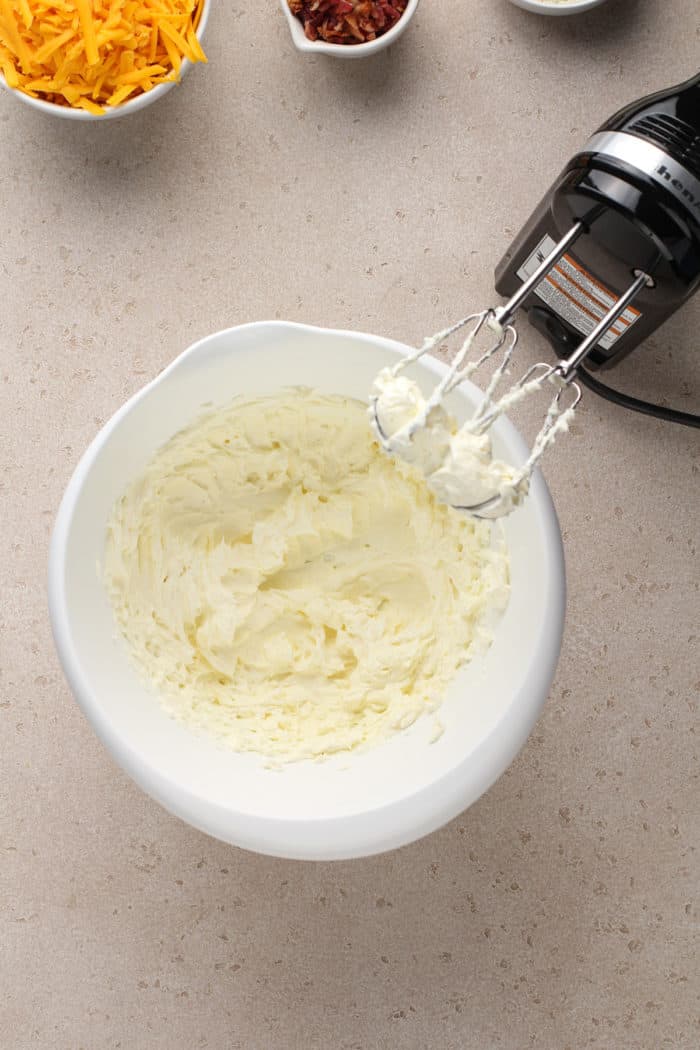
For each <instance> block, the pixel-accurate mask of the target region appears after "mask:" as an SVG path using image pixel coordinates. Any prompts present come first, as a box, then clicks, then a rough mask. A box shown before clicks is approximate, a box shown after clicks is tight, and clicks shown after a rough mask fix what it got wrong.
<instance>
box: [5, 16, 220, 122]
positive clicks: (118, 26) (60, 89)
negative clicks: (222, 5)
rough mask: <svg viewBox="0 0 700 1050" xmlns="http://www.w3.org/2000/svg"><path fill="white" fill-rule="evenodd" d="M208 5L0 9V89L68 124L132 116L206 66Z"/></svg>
mask: <svg viewBox="0 0 700 1050" xmlns="http://www.w3.org/2000/svg"><path fill="white" fill-rule="evenodd" d="M127 7H128V13H127ZM210 7H211V0H65V2H64V3H61V4H58V5H56V4H54V3H52V2H51V0H18V2H17V3H13V4H9V3H6V4H4V6H3V4H1V3H0V85H1V86H2V87H4V88H6V89H7V90H9V91H10V92H11V93H12V94H13V95H14V96H15V97H16V98H18V99H20V100H21V101H22V102H25V103H27V105H29V106H31V107H32V108H34V109H37V110H39V111H40V112H42V113H47V114H49V115H51V116H56V117H62V118H66V119H68V120H79V121H90V120H93V121H94V120H107V119H110V118H114V117H122V116H125V115H127V114H129V113H135V112H137V111H138V110H140V109H143V108H144V107H145V106H148V105H150V104H151V103H152V102H155V101H156V100H157V99H159V98H162V96H163V95H164V94H166V93H167V92H168V91H170V89H171V88H172V87H174V86H175V84H177V83H178V82H179V81H180V80H181V79H182V77H183V76H184V74H185V73H186V72H187V71H188V69H189V68H190V66H192V65H193V64H194V63H198V62H206V61H207V58H206V55H205V53H204V51H203V49H202V45H201V41H202V37H203V35H204V32H205V29H206V25H207V21H208V19H209V11H210Z"/></svg>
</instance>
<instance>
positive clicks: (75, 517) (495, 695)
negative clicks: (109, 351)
mask: <svg viewBox="0 0 700 1050" xmlns="http://www.w3.org/2000/svg"><path fill="white" fill-rule="evenodd" d="M406 351H407V347H405V346H403V345H401V344H399V343H395V342H392V341H390V340H387V339H381V338H379V337H377V336H372V335H360V334H358V333H356V332H337V331H328V330H324V329H319V328H309V327H307V326H304V325H297V324H286V323H283V322H269V323H259V324H251V325H243V326H242V327H240V328H232V329H229V330H228V331H224V332H219V333H217V334H216V335H211V336H209V337H208V338H206V339H203V340H202V341H201V342H199V343H196V344H195V345H194V346H192V347H190V349H189V350H187V351H185V353H184V354H182V355H181V356H180V357H178V358H177V359H176V360H175V361H174V362H173V363H172V364H171V365H170V367H169V368H167V369H166V370H165V371H164V372H163V373H162V374H161V375H160V376H159V377H158V378H157V379H155V380H154V381H153V382H152V383H150V384H149V385H148V386H146V387H145V388H144V389H143V390H141V391H140V392H139V393H138V394H136V395H135V396H134V397H133V398H132V399H131V400H130V401H128V402H127V404H125V405H124V406H123V407H122V408H121V409H120V410H119V411H118V412H117V413H116V415H115V416H113V418H112V419H111V420H110V421H109V422H108V423H107V425H106V426H105V427H103V429H102V430H101V431H100V433H99V434H98V435H97V437H96V438H95V440H94V441H93V443H92V444H91V445H90V447H89V448H88V450H87V452H86V453H85V455H84V456H83V458H82V459H81V461H80V463H79V465H78V467H77V469H76V471H75V473H74V475H73V477H72V479H71V481H70V483H69V485H68V488H67V489H66V493H65V495H64V497H63V501H62V503H61V507H60V510H59V513H58V518H57V521H56V526H55V529H54V534H53V538H52V543H51V553H50V563H49V606H50V612H51V621H52V626H53V632H54V638H55V641H56V647H57V649H58V653H59V656H60V659H61V662H62V664H63V668H64V670H65V673H66V676H67V678H68V681H69V683H70V685H71V687H72V689H73V692H74V694H75V696H76V698H77V700H78V703H79V704H80V706H81V708H82V710H83V712H84V714H85V715H86V717H87V718H88V720H89V721H90V723H91V724H92V726H93V728H94V729H95V732H96V733H97V734H98V736H99V737H100V739H101V740H102V741H103V743H104V744H105V746H106V747H107V748H108V749H109V751H110V752H111V753H112V755H113V756H114V757H115V759H116V760H117V761H118V762H119V763H120V765H121V766H122V767H123V768H124V769H125V770H126V771H127V772H128V773H129V774H130V775H131V776H132V777H133V778H134V780H135V781H136V782H137V783H138V784H139V785H140V786H141V787H142V788H143V789H144V790H145V791H147V792H148V793H149V794H150V795H152V796H153V798H155V799H157V801H158V802H160V803H161V804H162V805H163V806H165V807H166V809H168V810H170V811H171V812H172V813H175V814H177V815H178V816H179V817H181V818H182V819H183V820H186V821H188V822H189V823H190V824H193V825H194V826H195V827H197V828H200V829H202V830H203V831H206V832H208V833H209V834H210V835H215V836H216V837H218V838H220V839H224V840H225V841H227V842H231V843H234V844H235V845H237V846H242V847H245V848H247V849H252V850H257V851H259V852H261V853H269V854H274V855H277V856H283V857H294V858H300V859H317V860H321V859H325V860H330V859H336V858H343V857H357V856H363V855H367V854H371V853H378V852H381V851H382V850H387V849H391V848H393V847H396V846H400V845H402V844H403V843H406V842H410V841H412V840H413V839H416V838H419V837H420V836H421V835H425V834H426V833H427V832H429V831H432V830H434V829H435V828H438V827H440V826H441V825H442V824H444V823H445V822H446V821H448V820H450V819H451V818H452V817H454V816H456V815H457V814H458V813H460V812H461V811H462V810H463V809H465V808H466V807H467V806H469V805H470V804H471V803H472V802H474V801H475V800H476V799H477V798H478V797H479V796H480V795H481V794H482V793H483V792H484V791H486V789H487V788H488V787H489V786H490V785H491V784H492V783H493V782H494V780H496V778H497V777H498V776H499V775H500V774H501V773H502V772H503V771H504V770H505V769H506V767H507V766H508V765H509V763H510V762H511V761H512V760H513V758H514V757H515V755H516V754H517V752H518V751H519V750H520V748H521V747H522V745H523V743H524V742H525V740H526V738H527V736H528V734H529V732H530V730H531V729H532V726H533V725H534V722H535V720H536V719H537V716H538V714H539V712H540V709H541V707H542V704H543V702H544V700H545V697H546V696H547V692H548V690H549V687H550V684H551V681H552V677H553V675H554V670H555V667H556V663H557V658H558V655H559V648H560V644H561V636H562V628H563V620H564V598H565V583H564V559H563V554H562V545H561V536H560V532H559V526H558V523H557V518H556V514H555V512H554V507H553V505H552V501H551V499H550V496H549V493H548V491H547V488H546V486H545V483H544V480H543V479H542V477H541V476H539V475H537V476H535V477H534V479H533V484H532V491H531V495H530V498H529V499H528V500H527V501H526V503H525V505H524V506H523V507H522V508H520V509H519V510H517V511H516V512H515V513H514V514H513V515H512V516H511V517H510V518H508V519H507V520H506V522H505V531H506V539H507V543H508V546H509V549H510V557H511V571H512V594H511V599H510V603H509V605H508V609H507V611H506V613H505V615H504V616H503V619H502V620H501V622H500V625H499V627H498V629H497V631H496V634H495V638H494V642H493V645H492V646H491V648H490V649H489V650H488V652H487V653H486V654H485V655H484V656H483V657H481V658H478V659H475V660H474V661H472V663H470V664H468V665H467V666H466V667H464V668H463V670H462V671H461V672H460V673H459V674H458V676H457V678H456V679H455V680H454V682H453V684H452V686H451V688H450V690H449V692H448V695H447V697H446V699H445V702H444V705H443V707H442V709H441V712H440V718H441V721H442V722H443V724H444V727H445V732H444V733H443V735H442V736H441V737H440V739H438V740H437V741H435V742H434V743H431V742H430V739H431V734H432V732H433V719H432V718H431V717H427V718H424V719H419V721H418V722H417V723H416V724H415V725H413V726H412V727H411V728H410V729H408V730H407V731H405V732H403V733H401V734H400V735H398V736H394V737H393V738H392V739H390V740H388V741H387V742H386V743H384V744H382V745H380V746H378V747H377V748H375V749H374V750H371V751H367V752H365V753H357V754H350V755H340V756H335V757H333V758H330V759H328V760H326V761H323V762H304V763H297V764H291V765H288V766H286V767H284V768H282V769H281V770H271V769H267V768H265V763H264V760H262V759H260V758H258V757H257V756H255V755H252V754H237V753H234V752H232V751H228V750H225V749H224V748H222V747H220V746H219V745H218V744H217V743H216V741H215V740H213V739H210V738H207V737H204V736H199V735H196V734H195V733H193V732H192V731H191V730H189V729H187V728H185V727H184V726H183V725H181V724H179V723H178V722H176V721H174V720H173V719H171V718H170V717H169V716H168V715H166V714H165V712H164V711H163V710H162V708H161V706H160V704H159V703H158V701H157V699H156V698H155V697H154V696H152V695H151V694H149V692H148V691H147V689H145V688H144V686H143V685H142V683H141V681H140V680H139V678H138V677H137V675H136V673H135V671H134V669H133V667H132V666H131V663H130V660H129V656H128V652H127V648H126V645H125V643H124V642H123V641H122V639H121V638H120V637H119V636H118V635H117V632H116V630H115V625H114V621H113V618H112V611H111V608H110V605H109V602H108V599H107V596H106V593H105V591H104V589H103V586H102V583H101V581H100V578H99V574H98V562H99V561H100V559H101V557H102V552H103V547H104V542H105V529H106V524H107V521H108V518H109V516H110V513H111V510H112V506H113V504H114V501H115V500H116V499H117V497H118V496H119V495H121V493H122V492H123V491H124V489H125V488H126V486H127V484H128V483H129V482H130V481H131V480H132V479H133V478H134V477H135V476H137V475H138V474H140V473H141V472H142V470H143V468H144V467H145V465H146V463H147V461H148V460H149V458H150V457H151V456H152V454H153V453H154V451H155V450H156V449H157V448H158V447H159V446H160V445H162V444H163V443H164V442H165V441H166V440H167V439H168V438H170V437H171V436H172V435H173V434H174V433H175V432H176V431H178V430H180V429H181V428H182V427H184V426H185V425H186V424H187V423H189V422H191V421H192V419H193V418H194V417H195V416H196V415H197V414H198V413H199V411H200V409H201V407H202V406H203V405H204V404H205V403H207V402H209V403H211V402H213V403H215V404H221V403H225V402H227V401H229V400H230V399H232V398H233V397H235V396H236V395H239V394H248V395H250V394H269V393H273V392H275V391H278V390H279V389H280V388H282V387H286V386H290V385H305V386H310V387H314V388H316V389H318V390H320V391H322V392H324V393H333V394H343V395H347V396H350V397H356V398H360V399H363V400H364V399H366V397H367V392H368V390H369V388H370V384H371V381H372V379H373V377H374V376H375V374H376V373H377V372H378V371H379V369H380V368H382V367H383V366H385V365H388V364H391V363H392V362H394V361H395V360H396V358H397V356H399V355H402V354H405V353H406ZM443 372H444V369H443V366H441V365H440V364H439V363H438V362H436V361H433V360H424V361H423V362H422V363H421V364H420V366H417V367H416V369H415V375H416V378H418V379H419V381H420V382H421V383H422V384H423V385H424V386H425V387H426V389H427V388H429V387H432V385H433V384H434V383H435V381H436V379H437V378H438V376H440V375H441V374H442V373H443ZM475 397H476V390H475V388H474V387H471V386H465V387H463V388H461V389H460V390H459V391H458V392H456V394H455V395H454V402H453V405H452V407H453V409H454V410H455V411H456V412H457V414H458V415H459V414H462V415H466V414H467V413H468V412H469V409H470V405H471V404H473V402H474V399H475ZM494 445H495V449H496V451H497V453H498V454H499V455H501V456H505V457H507V458H510V459H512V460H514V461H516V462H518V461H522V458H523V456H524V455H525V452H526V449H525V446H524V443H523V441H522V439H521V438H520V436H519V435H518V433H517V431H516V430H515V429H514V428H513V426H512V425H511V424H510V423H509V422H508V421H506V420H502V421H500V423H499V424H498V426H497V427H496V428H495V431H494Z"/></svg>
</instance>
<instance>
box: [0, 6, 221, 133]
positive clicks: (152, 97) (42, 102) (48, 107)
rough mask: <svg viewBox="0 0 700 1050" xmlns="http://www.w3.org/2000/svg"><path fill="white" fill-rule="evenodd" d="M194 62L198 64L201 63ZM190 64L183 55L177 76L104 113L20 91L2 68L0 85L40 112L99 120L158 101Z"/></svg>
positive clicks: (203, 18) (206, 9)
mask: <svg viewBox="0 0 700 1050" xmlns="http://www.w3.org/2000/svg"><path fill="white" fill-rule="evenodd" d="M211 6H212V0H202V13H201V15H200V16H199V25H198V26H197V34H196V35H197V39H198V40H199V41H200V43H201V41H202V39H203V37H204V34H205V32H206V28H207V24H208V22H209V15H210V14H211ZM197 64H198V65H199V64H200V63H197ZM193 65H194V63H192V62H190V60H189V59H188V58H184V59H183V60H182V63H181V65H180V76H179V78H178V79H177V80H168V81H167V82H166V83H164V84H156V86H155V87H154V88H151V89H150V91H145V92H144V93H143V94H141V95H137V96H136V97H135V98H131V99H128V100H127V101H126V102H122V103H121V104H120V105H118V106H111V107H107V108H105V111H104V113H88V112H87V110H85V109H74V108H73V107H72V106H59V105H58V104H57V103H56V102H47V101H46V99H43V98H34V97H33V96H32V95H27V94H26V92H24V91H19V90H18V89H17V88H13V87H10V85H9V84H8V83H7V81H6V80H5V77H4V75H3V74H2V72H0V88H3V89H4V90H5V91H7V92H8V94H10V95H12V96H14V97H15V98H16V99H18V100H19V101H20V102H22V103H24V104H25V105H26V106H29V107H30V108H31V109H34V110H36V111H37V112H39V113H46V114H47V115H48V116H51V117H59V118H61V119H63V120H72V121H76V122H79V123H89V122H93V123H94V122H100V123H101V122H104V121H105V120H116V119H117V118H119V117H126V116H128V115H129V114H130V113H137V112H138V111H139V110H141V109H145V108H146V106H150V105H151V104H152V103H153V102H157V101H158V99H159V98H162V97H163V95H167V93H168V92H169V91H171V90H172V89H173V88H174V87H176V86H177V85H178V84H180V83H182V80H183V79H184V77H185V76H186V75H187V73H188V72H189V71H190V69H191V68H192V66H193Z"/></svg>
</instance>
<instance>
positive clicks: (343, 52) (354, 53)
mask: <svg viewBox="0 0 700 1050" xmlns="http://www.w3.org/2000/svg"><path fill="white" fill-rule="evenodd" d="M419 3H420V0H408V4H407V6H406V10H405V11H404V13H403V14H402V15H401V18H400V19H399V20H398V22H397V23H396V25H394V26H392V27H391V29H390V30H389V32H388V33H384V34H383V36H378V37H377V39H376V40H368V41H367V43H365V44H328V43H326V41H325V40H309V38H308V37H307V35H306V33H305V32H304V27H303V25H302V24H301V22H300V21H299V19H298V18H297V17H296V16H295V15H293V14H292V12H291V11H290V10H289V4H288V3H287V0H280V4H281V5H282V10H283V11H284V14H285V17H286V19H287V22H288V24H289V31H290V33H291V34H292V40H293V42H294V46H295V47H296V48H297V49H298V50H299V51H305V52H307V53H308V54H311V55H332V56H333V57H334V58H367V57H368V56H369V55H374V54H376V53H377V51H382V50H383V49H384V48H385V47H389V45H390V44H393V43H395V42H396V41H397V40H398V39H399V37H400V36H401V34H402V33H405V31H406V30H407V29H408V24H409V22H410V21H411V19H412V18H413V16H414V15H415V13H416V11H417V10H418V4H419Z"/></svg>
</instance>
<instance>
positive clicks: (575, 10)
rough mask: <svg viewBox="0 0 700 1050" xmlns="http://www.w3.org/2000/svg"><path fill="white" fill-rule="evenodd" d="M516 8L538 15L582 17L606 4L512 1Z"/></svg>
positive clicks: (594, 1)
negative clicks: (585, 12)
mask: <svg viewBox="0 0 700 1050" xmlns="http://www.w3.org/2000/svg"><path fill="white" fill-rule="evenodd" d="M510 2H511V4H515V6H516V7H522V8H523V9H524V10H525V11H533V12H534V13H535V14H538V15H580V14H582V13H583V12H584V11H590V10H591V8H593V7H598V6H599V5H600V4H604V3H605V0H566V3H560V4H554V3H551V2H548V0H510Z"/></svg>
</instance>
